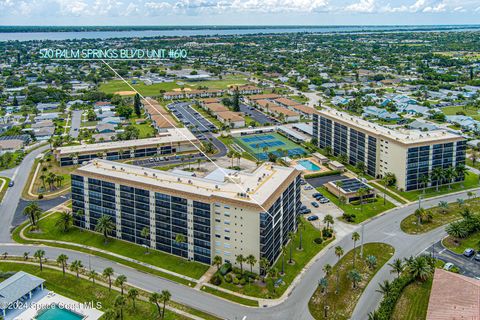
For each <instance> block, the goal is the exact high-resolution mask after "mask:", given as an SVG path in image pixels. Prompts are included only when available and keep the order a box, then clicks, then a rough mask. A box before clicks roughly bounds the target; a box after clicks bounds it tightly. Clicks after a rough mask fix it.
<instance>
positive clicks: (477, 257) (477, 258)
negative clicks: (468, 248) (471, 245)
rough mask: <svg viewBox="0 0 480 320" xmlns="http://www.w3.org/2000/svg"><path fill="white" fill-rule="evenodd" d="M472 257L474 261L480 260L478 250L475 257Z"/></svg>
mask: <svg viewBox="0 0 480 320" xmlns="http://www.w3.org/2000/svg"><path fill="white" fill-rule="evenodd" d="M473 259H475V261H480V252H478V253H477V254H476V255H475V257H473Z"/></svg>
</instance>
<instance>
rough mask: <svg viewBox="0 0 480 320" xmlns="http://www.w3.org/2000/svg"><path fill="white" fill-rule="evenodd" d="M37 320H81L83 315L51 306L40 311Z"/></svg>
mask: <svg viewBox="0 0 480 320" xmlns="http://www.w3.org/2000/svg"><path fill="white" fill-rule="evenodd" d="M35 319H36V320H58V319H62V320H81V319H83V316H82V315H79V314H77V313H75V312H73V311H70V310H67V309H64V308H60V307H59V306H57V305H53V306H50V307H49V308H48V309H45V310H43V311H40V312H39V313H38V315H37V316H36V317H35Z"/></svg>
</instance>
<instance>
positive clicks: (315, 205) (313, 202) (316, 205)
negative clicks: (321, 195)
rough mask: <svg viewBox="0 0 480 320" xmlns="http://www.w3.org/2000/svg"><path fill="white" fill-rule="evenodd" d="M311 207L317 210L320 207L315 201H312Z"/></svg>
mask: <svg viewBox="0 0 480 320" xmlns="http://www.w3.org/2000/svg"><path fill="white" fill-rule="evenodd" d="M311 205H312V206H314V207H315V208H318V207H319V205H318V203H316V202H315V201H312V202H311Z"/></svg>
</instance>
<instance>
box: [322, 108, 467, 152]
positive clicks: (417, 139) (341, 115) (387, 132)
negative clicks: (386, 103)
mask: <svg viewBox="0 0 480 320" xmlns="http://www.w3.org/2000/svg"><path fill="white" fill-rule="evenodd" d="M316 113H317V114H319V115H321V116H325V117H327V118H330V119H334V120H335V121H338V122H341V123H344V124H345V125H347V126H352V125H353V126H355V127H357V128H358V129H362V130H363V131H366V132H367V133H368V134H371V135H373V136H381V137H383V138H386V139H389V140H394V141H397V142H399V143H404V144H416V143H424V142H434V141H437V140H454V141H456V140H463V137H462V136H460V135H458V134H454V133H452V132H449V131H446V130H436V131H428V132H422V131H419V130H407V129H391V128H387V127H384V126H381V125H379V124H375V123H372V122H370V121H367V120H363V119H362V118H359V117H356V116H352V115H350V114H348V113H345V112H341V111H337V110H333V109H324V110H320V111H318V110H317V111H316Z"/></svg>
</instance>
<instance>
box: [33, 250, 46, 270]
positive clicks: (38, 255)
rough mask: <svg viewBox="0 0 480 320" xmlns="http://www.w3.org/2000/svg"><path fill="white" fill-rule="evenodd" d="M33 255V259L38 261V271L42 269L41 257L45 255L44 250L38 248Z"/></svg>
mask: <svg viewBox="0 0 480 320" xmlns="http://www.w3.org/2000/svg"><path fill="white" fill-rule="evenodd" d="M33 257H34V258H35V259H38V263H39V264H40V271H43V257H45V251H44V250H42V249H39V250H37V251H35V253H34V255H33Z"/></svg>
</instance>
